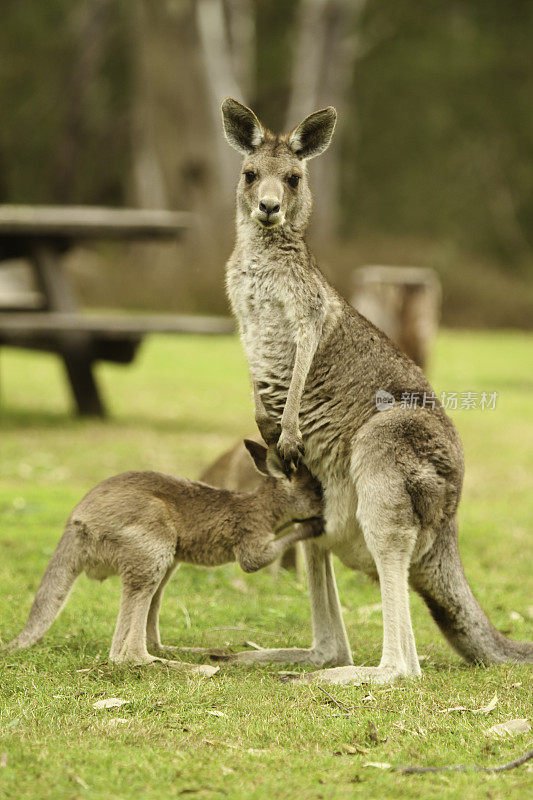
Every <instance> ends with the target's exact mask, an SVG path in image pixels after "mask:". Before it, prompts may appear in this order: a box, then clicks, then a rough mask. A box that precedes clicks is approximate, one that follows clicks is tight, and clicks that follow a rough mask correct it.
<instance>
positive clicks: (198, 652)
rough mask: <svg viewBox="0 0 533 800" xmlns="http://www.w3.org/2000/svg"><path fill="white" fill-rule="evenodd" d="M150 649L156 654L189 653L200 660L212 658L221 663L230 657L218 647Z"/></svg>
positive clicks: (152, 646) (227, 651) (170, 645)
mask: <svg viewBox="0 0 533 800" xmlns="http://www.w3.org/2000/svg"><path fill="white" fill-rule="evenodd" d="M148 646H149V647H150V649H152V650H155V651H156V652H158V653H189V654H191V655H195V656H201V657H202V658H213V659H215V660H217V659H218V660H220V661H223V660H224V658H226V657H229V656H231V653H230V651H229V650H224V649H222V648H220V647H181V646H180V645H174V644H161V643H158V644H153V645H151V646H150V644H149V645H148Z"/></svg>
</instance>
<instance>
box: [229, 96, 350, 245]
mask: <svg viewBox="0 0 533 800" xmlns="http://www.w3.org/2000/svg"><path fill="white" fill-rule="evenodd" d="M336 120H337V112H336V111H335V109H334V108H333V106H329V107H328V108H324V109H322V111H315V113H314V114H310V115H309V116H308V117H306V118H305V119H304V120H303V122H301V123H300V124H299V125H297V126H296V128H294V129H293V130H292V131H290V132H289V133H287V134H284V135H282V136H278V135H275V134H273V133H271V132H270V131H269V130H267V128H265V127H264V125H262V124H261V123H260V122H259V120H258V119H257V117H256V116H255V114H254V112H253V111H252V110H251V109H250V108H247V106H244V105H243V104H242V103H239V102H238V101H237V100H233V99H232V98H230V97H228V98H227V99H226V100H224V102H223V103H222V121H223V125H224V133H225V135H226V139H227V140H228V142H229V143H230V144H231V146H232V147H234V148H235V149H236V150H238V151H239V153H242V155H243V162H242V171H241V176H240V180H239V183H238V185H237V214H238V218H239V219H241V220H250V221H251V222H252V223H253V224H254V225H259V226H261V228H262V229H263V230H265V231H269V230H275V229H276V228H279V227H282V226H284V225H290V226H292V227H293V228H295V229H297V230H303V229H304V228H305V226H306V224H307V220H308V218H309V214H310V212H311V192H310V189H309V184H308V180H307V167H306V162H307V161H308V160H309V159H311V158H315V156H318V155H320V154H321V153H323V152H324V150H326V149H327V148H328V147H329V144H330V142H331V139H332V136H333V131H334V129H335V122H336Z"/></svg>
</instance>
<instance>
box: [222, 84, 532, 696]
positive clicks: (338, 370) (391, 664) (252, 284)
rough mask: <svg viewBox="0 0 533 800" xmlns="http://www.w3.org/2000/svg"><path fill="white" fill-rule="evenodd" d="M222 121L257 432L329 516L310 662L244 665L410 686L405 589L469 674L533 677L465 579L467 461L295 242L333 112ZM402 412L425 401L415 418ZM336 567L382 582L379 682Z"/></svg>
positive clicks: (316, 572) (236, 299)
mask: <svg viewBox="0 0 533 800" xmlns="http://www.w3.org/2000/svg"><path fill="white" fill-rule="evenodd" d="M222 116H223V124H224V131H225V135H226V138H227V140H228V142H229V143H230V144H231V145H232V146H233V147H235V148H236V149H237V150H238V151H240V152H241V153H242V154H243V156H244V161H243V165H242V174H241V177H240V179H239V182H238V186H237V224H236V242H235V248H234V250H233V253H232V255H231V257H230V259H229V261H228V263H227V291H228V295H229V299H230V302H231V305H232V307H233V311H234V313H235V315H236V317H237V319H238V322H239V326H240V331H241V338H242V342H243V345H244V350H245V353H246V357H247V359H248V364H249V368H250V375H251V380H252V384H253V388H254V398H255V413H256V421H257V424H258V427H259V429H260V430H261V433H262V435H263V437H265V440H266V441H270V440H271V439H272V438H273V436H275V435H276V436H279V441H278V451H279V453H280V456H281V457H282V459H283V462H284V464H285V465H286V468H287V469H290V468H291V467H292V466H294V465H295V464H297V463H298V461H299V460H300V458H303V459H304V461H305V464H306V465H307V466H308V467H309V469H310V470H311V472H312V473H313V474H314V475H315V476H316V477H317V478H318V479H319V480H320V481H321V483H322V486H323V491H324V502H325V512H324V517H325V534H324V535H323V536H322V537H320V538H319V539H316V540H313V542H306V543H305V549H306V554H307V567H308V576H309V585H310V594H311V609H312V620H313V635H314V641H313V645H312V647H311V649H309V650H302V649H283V650H263V651H258V652H254V653H242V654H239V660H242V661H248V662H253V661H257V662H263V663H264V662H267V661H277V662H290V663H311V664H315V665H320V666H324V665H334V668H332V669H326V670H321V671H319V672H314V673H311V678H309V675H307V676H306V677H305V678H303V679H305V680H308V679H314V678H318V679H321V680H326V681H331V682H336V683H357V682H363V681H368V680H370V681H376V682H380V683H385V682H389V681H392V680H394V679H395V678H397V677H399V676H402V675H410V676H415V675H420V666H419V661H418V656H417V652H416V646H415V639H414V635H413V629H412V624H411V616H410V610H409V584H411V586H412V587H413V588H414V589H415V590H416V591H417V592H418V593H419V594H420V595H421V596H422V597H423V599H424V600H425V602H426V603H427V605H428V607H429V609H430V611H431V613H432V615H433V617H434V619H435V621H436V622H437V624H438V625H439V626H440V628H441V630H442V632H443V633H444V635H445V636H446V638H447V639H448V640H449V642H450V643H451V644H452V645H453V647H455V649H456V650H457V651H458V652H459V653H460V654H461V655H462V656H463V657H464V658H465V659H466V660H468V661H472V662H481V663H484V664H488V663H491V662H503V661H515V662H525V661H527V662H533V644H532V643H522V642H513V641H510V640H509V639H506V638H505V637H504V636H502V635H501V634H500V633H499V632H498V631H497V630H496V629H495V628H494V627H493V626H492V624H491V623H490V622H489V620H488V619H487V617H486V616H485V614H484V613H483V611H482V609H481V608H480V606H479V605H478V603H477V601H476V599H475V598H474V595H473V593H472V591H471V589H470V586H469V585H468V582H467V580H466V578H465V576H464V573H463V568H462V564H461V560H460V556H459V550H458V544H457V516H456V515H457V506H458V503H459V498H460V494H461V486H462V481H463V455H462V448H461V442H460V439H459V436H458V434H457V431H456V429H455V427H454V425H453V423H452V422H451V420H450V419H449V418H448V417H447V416H446V414H445V412H444V410H443V408H442V407H441V404H440V403H439V401H438V400H437V398H436V397H435V395H434V394H433V392H432V389H431V387H430V385H429V383H428V382H427V380H426V378H425V377H424V375H423V373H422V371H421V370H420V369H419V368H418V367H417V366H415V364H414V363H413V362H412V361H411V360H410V359H409V358H408V357H407V356H405V355H404V354H402V353H401V352H400V351H399V350H398V348H397V347H396V346H395V345H394V344H393V343H392V342H391V341H390V340H389V339H388V338H387V337H386V336H385V334H383V333H382V332H381V331H379V330H378V329H377V328H376V327H374V326H373V325H372V324H371V323H370V322H369V321H368V320H366V319H365V318H364V317H362V316H361V315H360V314H358V313H357V312H356V311H355V310H354V309H353V308H352V307H351V306H350V305H348V303H347V302H345V300H344V299H343V298H342V297H340V296H339V294H338V293H337V292H336V291H335V290H334V289H333V288H332V287H331V286H330V285H329V284H328V282H327V281H326V279H325V278H324V276H323V275H322V273H321V272H320V270H319V269H318V267H317V265H316V262H315V260H314V258H313V256H312V255H311V253H310V252H309V249H308V247H307V244H306V242H305V237H304V234H305V229H306V226H307V222H308V218H309V214H310V211H311V192H310V189H309V185H308V180H307V169H306V162H307V161H308V160H309V159H311V158H314V157H315V156H318V155H320V153H322V152H324V150H326V148H327V147H328V145H329V144H330V141H331V138H332V136H333V131H334V128H335V123H336V112H335V109H334V108H333V107H329V108H325V109H323V110H321V111H317V112H316V113H314V114H311V115H310V116H308V117H306V118H305V119H304V120H303V122H302V123H301V124H300V125H298V126H297V127H296V128H294V130H292V131H291V132H290V133H288V134H286V135H283V136H278V135H274V134H273V133H271V132H270V131H268V130H267V129H266V128H265V127H264V126H263V125H262V124H261V123H260V122H259V120H258V119H257V117H256V116H255V114H254V113H253V111H251V110H250V109H249V108H247V107H246V106H244V105H242V104H241V103H239V102H237V101H236V100H233V99H231V98H228V99H226V100H225V101H224V103H223V104H222ZM382 392H385V393H387V394H386V395H383V396H384V397H388V398H389V401H390V402H389V407H387V410H385V411H379V410H378V407H377V405H380V404H377V402H376V399H377V395H378V393H382ZM406 397H417V398H419V403H418V407H416V408H412V407H409V406H410V403H406V402H405V398H406ZM392 399H394V402H392ZM331 553H334V554H335V555H337V556H338V557H339V558H340V560H341V561H342V562H343V563H344V564H346V565H347V566H349V567H351V568H352V569H359V570H362V571H363V572H365V573H366V574H368V575H370V576H372V577H374V578H379V582H380V586H381V597H382V606H383V651H382V658H381V662H380V664H379V666H378V667H373V668H371V667H367V668H364V667H354V666H352V665H353V661H352V656H351V652H350V648H349V644H348V641H347V638H346V633H345V630H344V626H343V622H342V616H341V612H340V608H339V602H338V595H337V590H336V585H335V578H334V575H333V569H332V565H331V555H330V554H331Z"/></svg>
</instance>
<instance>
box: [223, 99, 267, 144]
mask: <svg viewBox="0 0 533 800" xmlns="http://www.w3.org/2000/svg"><path fill="white" fill-rule="evenodd" d="M222 124H223V126H224V133H225V134H226V139H227V140H228V142H229V143H230V145H231V146H232V147H234V148H235V150H238V151H239V153H253V151H254V150H255V149H256V148H257V147H259V145H260V144H262V142H263V141H264V138H265V129H264V128H263V126H262V125H261V123H260V122H259V120H258V119H257V117H256V116H255V114H254V112H253V111H252V109H251V108H248V107H247V106H244V105H243V104H242V103H239V102H238V100H234V99H233V98H232V97H226V99H225V100H224V102H223V103H222Z"/></svg>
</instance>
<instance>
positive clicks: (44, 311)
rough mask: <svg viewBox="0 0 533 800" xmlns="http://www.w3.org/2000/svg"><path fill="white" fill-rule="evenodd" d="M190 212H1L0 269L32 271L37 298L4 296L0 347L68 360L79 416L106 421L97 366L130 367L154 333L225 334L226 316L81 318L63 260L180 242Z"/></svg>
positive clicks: (43, 208)
mask: <svg viewBox="0 0 533 800" xmlns="http://www.w3.org/2000/svg"><path fill="white" fill-rule="evenodd" d="M190 223H191V216H190V215H189V214H187V213H184V212H173V211H159V210H148V211H145V210H137V209H114V208H97V207H88V206H78V207H76V206H68V207H59V206H57V207H56V206H41V207H39V206H7V205H4V206H0V269H1V268H2V264H3V263H5V262H6V261H8V260H10V259H15V258H24V259H27V260H28V261H29V263H30V264H31V266H32V269H33V273H34V277H35V282H36V285H37V287H38V289H39V292H38V296H37V298H35V297H34V296H32V297H26V296H24V295H20V294H19V293H11V294H10V293H9V292H8V293H7V294H6V293H4V294H2V292H1V290H0V346H1V345H11V346H18V347H28V348H32V349H38V350H47V351H51V352H55V353H57V354H58V355H59V356H60V357H61V358H62V360H63V362H64V365H65V368H66V372H67V376H68V380H69V383H70V386H71V389H72V393H73V396H74V399H75V402H76V405H77V409H78V412H79V413H80V414H83V415H87V414H93V415H99V416H105V407H104V404H103V401H102V398H101V395H100V392H99V389H98V385H97V383H96V379H95V376H94V373H93V364H94V362H95V361H97V360H100V359H102V360H106V361H114V362H119V363H124V364H129V363H130V362H131V361H132V360H133V359H134V357H135V354H136V352H137V349H138V346H139V344H140V343H141V341H142V339H143V337H144V335H145V334H147V333H153V332H162V333H163V332H164V333H202V334H221V333H230V332H231V331H232V330H233V322H232V320H231V319H230V318H227V317H199V316H187V315H170V314H156V315H154V314H150V315H146V314H142V315H141V314H139V315H126V314H121V313H114V314H82V313H80V311H79V308H78V303H77V300H76V296H75V292H74V288H73V286H72V283H71V281H70V279H69V276H68V275H67V273H66V271H65V269H64V264H63V261H62V256H63V255H64V254H65V253H66V252H67V251H68V250H69V249H70V248H71V247H74V246H75V245H77V244H79V243H81V242H87V241H95V240H99V239H110V240H130V241H132V240H160V239H175V238H177V237H178V236H180V234H182V233H183V231H184V230H185V229H186V228H187V227H189V225H190Z"/></svg>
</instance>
